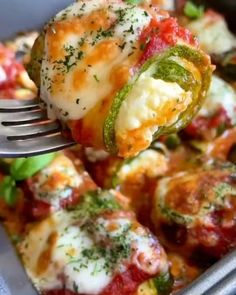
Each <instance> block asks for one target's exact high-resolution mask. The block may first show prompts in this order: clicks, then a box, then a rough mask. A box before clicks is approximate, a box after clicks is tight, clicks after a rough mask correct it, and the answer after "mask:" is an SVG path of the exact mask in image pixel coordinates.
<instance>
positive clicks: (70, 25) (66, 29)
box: [47, 10, 112, 60]
mask: <svg viewBox="0 0 236 295" xmlns="http://www.w3.org/2000/svg"><path fill="white" fill-rule="evenodd" d="M111 23H112V20H111V19H110V18H108V15H107V12H106V11H105V10H98V11H94V12H92V13H90V14H89V15H88V16H83V17H81V18H76V17H75V18H73V19H68V20H63V21H58V22H54V23H53V24H52V25H51V26H49V28H48V29H47V45H48V53H49V56H50V58H51V59H52V60H56V59H61V58H63V57H64V55H65V52H64V49H63V48H62V47H61V44H64V43H65V42H64V41H65V40H66V38H67V37H68V35H69V34H73V33H74V34H76V35H77V36H81V37H82V36H83V35H84V34H85V32H89V31H96V30H98V29H102V30H106V29H108V28H109V27H110V25H111Z"/></svg>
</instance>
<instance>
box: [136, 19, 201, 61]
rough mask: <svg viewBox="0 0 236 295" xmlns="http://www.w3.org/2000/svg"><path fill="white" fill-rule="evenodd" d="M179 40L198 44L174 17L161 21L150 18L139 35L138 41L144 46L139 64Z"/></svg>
mask: <svg viewBox="0 0 236 295" xmlns="http://www.w3.org/2000/svg"><path fill="white" fill-rule="evenodd" d="M179 40H181V41H184V42H186V43H187V44H190V45H193V46H198V42H197V40H196V39H195V37H194V36H193V35H192V33H191V32H190V31H189V30H188V29H186V28H183V27H181V26H179V25H178V22H177V19H176V18H173V17H170V18H167V19H164V20H161V21H157V20H154V19H152V20H151V22H150V25H149V26H148V27H147V28H146V29H144V30H143V32H142V34H141V36H140V42H141V44H142V45H143V47H144V51H143V55H142V56H141V59H140V64H141V65H142V64H143V63H144V62H145V61H146V60H147V59H149V58H150V57H152V56H154V55H155V54H158V53H161V52H162V51H163V50H164V49H167V48H169V47H171V46H175V45H176V44H177V42H178V41H179Z"/></svg>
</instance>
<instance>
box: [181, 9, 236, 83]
mask: <svg viewBox="0 0 236 295" xmlns="http://www.w3.org/2000/svg"><path fill="white" fill-rule="evenodd" d="M187 27H188V28H189V29H190V30H191V31H192V32H193V33H194V34H195V35H196V36H197V38H198V40H199V42H200V46H201V47H202V49H203V50H205V51H206V52H207V53H208V54H210V55H211V57H212V59H213V62H214V63H216V64H217V66H218V68H219V70H220V71H221V72H222V73H223V74H225V75H226V76H227V77H228V78H231V79H232V80H235V79H236V37H235V35H234V34H233V33H232V32H230V30H229V28H228V26H227V23H226V21H225V19H224V17H223V15H221V14H219V13H217V12H215V11H213V10H206V11H205V12H204V13H203V14H202V16H200V17H199V18H198V19H196V20H191V21H189V23H188V24H187Z"/></svg>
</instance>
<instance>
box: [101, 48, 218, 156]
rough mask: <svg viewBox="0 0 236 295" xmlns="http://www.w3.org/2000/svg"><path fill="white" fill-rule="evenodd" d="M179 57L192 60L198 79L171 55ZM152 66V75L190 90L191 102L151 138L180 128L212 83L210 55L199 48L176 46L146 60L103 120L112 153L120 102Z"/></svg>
mask: <svg viewBox="0 0 236 295" xmlns="http://www.w3.org/2000/svg"><path fill="white" fill-rule="evenodd" d="M176 57H177V58H180V59H182V60H186V61H188V62H190V63H192V64H193V65H194V66H195V67H196V68H197V69H198V70H199V72H200V74H201V81H197V79H195V77H194V75H193V73H191V72H190V71H188V70H187V69H186V68H184V66H182V65H180V64H179V63H178V62H177V61H175V60H173V58H176ZM151 67H152V68H154V71H153V75H152V77H153V78H156V79H161V80H164V81H165V82H176V83H177V84H179V85H180V86H181V87H182V88H183V89H184V90H186V91H191V92H192V103H191V105H190V106H189V107H188V108H187V110H186V111H185V112H183V113H182V114H180V116H179V118H178V120H177V122H175V123H174V124H173V125H171V126H163V127H160V128H159V130H158V131H157V132H156V133H155V134H154V136H153V140H154V139H157V138H158V137H159V136H161V135H164V134H170V133H175V132H178V131H179V130H181V129H183V128H184V127H185V126H186V125H187V124H188V123H189V122H190V121H191V119H192V118H193V117H194V115H195V114H196V113H197V112H198V111H199V109H200V107H201V106H202V104H203V102H204V99H205V97H206V93H207V90H208V88H209V86H210V82H211V74H212V70H213V68H212V66H211V63H210V59H209V57H208V56H207V55H206V54H205V53H204V52H202V51H201V50H199V49H195V48H192V47H190V46H187V45H176V46H174V47H172V48H169V49H168V50H166V51H165V52H164V53H162V54H159V55H157V56H154V57H153V58H151V59H149V60H148V61H147V62H146V63H145V64H144V65H143V66H142V67H141V69H140V70H139V72H138V74H136V76H135V77H134V78H133V79H132V81H131V82H130V83H129V84H127V85H125V86H124V87H123V89H122V90H121V91H120V92H118V93H117V95H116V96H115V98H114V101H113V104H112V106H111V109H110V111H109V113H108V115H107V117H106V119H105V123H104V128H103V136H104V144H105V148H106V150H107V151H108V152H109V153H111V154H118V153H119V148H118V146H117V144H116V135H115V122H116V119H117V116H118V114H119V109H120V107H121V105H122V102H123V101H124V100H125V99H126V97H127V95H128V93H129V92H130V91H131V90H132V88H133V86H134V85H135V83H136V82H137V80H138V79H139V77H140V75H141V74H142V73H144V72H146V71H148V70H149V69H150V68H151Z"/></svg>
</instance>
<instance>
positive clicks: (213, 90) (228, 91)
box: [184, 75, 236, 141]
mask: <svg viewBox="0 0 236 295" xmlns="http://www.w3.org/2000/svg"><path fill="white" fill-rule="evenodd" d="M235 110H236V92H235V90H234V88H233V87H232V86H231V85H230V84H229V83H227V82H226V81H224V80H222V79H221V78H219V77H217V76H215V75H213V77H212V82H211V85H210V88H209V91H208V94H207V97H206V100H205V102H204V104H203V106H202V108H201V109H200V111H199V112H198V114H197V115H196V117H195V118H194V119H193V120H192V122H191V123H190V124H189V125H188V126H187V127H186V128H185V129H184V134H185V135H188V138H189V139H200V140H206V141H211V140H214V139H215V138H216V137H218V136H219V135H221V134H222V133H223V132H224V131H225V130H226V129H229V128H232V127H233V126H235V124H236V113H235Z"/></svg>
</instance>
